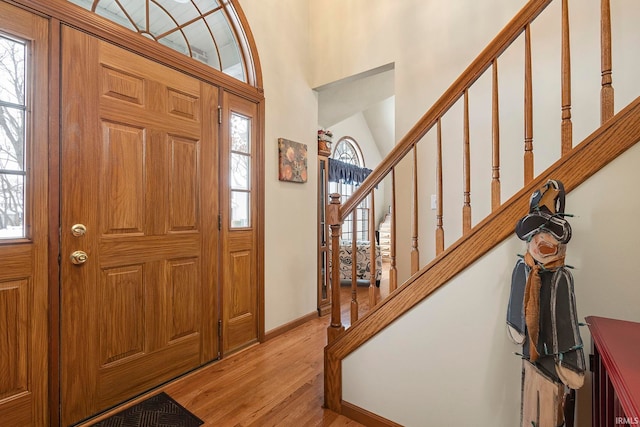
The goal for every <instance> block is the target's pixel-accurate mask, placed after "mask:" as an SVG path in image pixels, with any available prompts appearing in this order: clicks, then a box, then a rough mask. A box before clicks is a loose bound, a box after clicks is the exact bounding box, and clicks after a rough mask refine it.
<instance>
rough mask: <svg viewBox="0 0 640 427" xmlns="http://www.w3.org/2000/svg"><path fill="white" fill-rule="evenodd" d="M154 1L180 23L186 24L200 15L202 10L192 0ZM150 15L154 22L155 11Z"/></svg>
mask: <svg viewBox="0 0 640 427" xmlns="http://www.w3.org/2000/svg"><path fill="white" fill-rule="evenodd" d="M153 2H154V3H157V5H158V6H160V7H161V8H162V9H164V11H165V12H164V13H165V14H168V15H170V16H172V17H173V19H175V21H176V22H177V23H178V25H184V24H185V23H187V22H188V21H191V20H192V19H195V18H198V17H199V16H200V12H198V9H196V7H195V6H194V5H193V3H191V1H190V0H153ZM150 15H151V16H150V20H151V22H153V21H154V20H155V12H152V13H151V14H150ZM165 31H166V30H165Z"/></svg>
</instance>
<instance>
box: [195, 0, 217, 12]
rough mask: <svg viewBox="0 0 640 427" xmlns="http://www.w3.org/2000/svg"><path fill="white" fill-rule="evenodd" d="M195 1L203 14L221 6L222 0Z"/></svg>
mask: <svg viewBox="0 0 640 427" xmlns="http://www.w3.org/2000/svg"><path fill="white" fill-rule="evenodd" d="M193 3H194V4H195V5H196V7H197V8H198V9H199V10H200V13H202V14H205V13H207V12H211V11H212V10H213V9H215V8H217V7H220V2H219V1H218V0H193Z"/></svg>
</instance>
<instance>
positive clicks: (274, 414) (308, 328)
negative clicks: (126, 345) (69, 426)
mask: <svg viewBox="0 0 640 427" xmlns="http://www.w3.org/2000/svg"><path fill="white" fill-rule="evenodd" d="M368 292H369V291H368V287H367V286H358V288H357V294H358V301H359V302H360V304H359V305H360V307H359V308H360V310H359V311H360V313H361V315H363V314H364V313H365V312H366V310H368V306H369V303H368ZM351 293H352V292H351V288H350V287H349V286H342V287H341V298H342V299H341V302H342V304H341V306H342V307H341V308H342V310H341V311H342V321H343V323H344V324H345V325H349V324H350V320H349V318H350V314H349V307H350V304H351ZM387 294H388V274H387V271H386V269H384V270H383V277H382V281H381V285H380V288H376V297H377V300H378V302H379V301H380V298H381V296H386V295H387ZM329 321H330V317H329V316H324V317H320V318H317V319H314V320H311V321H309V322H306V323H305V324H303V325H301V326H298V327H297V328H295V329H292V330H290V331H288V332H286V333H284V334H282V335H279V336H277V337H275V338H273V339H271V340H269V341H267V342H265V343H263V344H259V345H254V346H253V347H251V348H248V349H246V350H244V351H242V352H240V353H237V354H235V355H232V356H229V357H227V358H225V359H222V360H220V361H217V362H214V363H212V364H211V365H209V366H207V367H205V368H202V369H200V370H198V371H195V372H193V373H191V374H189V375H186V376H184V377H182V378H180V379H178V380H176V381H173V382H171V383H169V384H167V385H165V386H164V387H160V388H158V389H156V390H154V391H153V392H151V393H149V394H148V395H152V394H156V393H158V392H159V391H161V390H162V391H164V392H166V393H167V394H168V395H169V396H171V397H172V398H173V399H175V400H176V401H177V402H178V403H180V404H181V405H182V406H184V407H185V408H187V409H188V410H189V411H191V412H192V413H193V414H195V415H196V416H197V417H199V418H200V419H202V420H203V421H204V422H205V424H204V425H205V426H215V427H227V426H229V427H232V426H233V427H269V426H285V427H289V426H291V427H307V426H310V427H313V426H318V427H319V426H323V427H341V426H349V427H360V426H363V425H362V424H360V423H358V422H356V421H353V420H351V419H349V418H347V417H344V416H342V415H339V414H337V413H335V412H333V411H330V410H327V409H324V408H323V407H322V405H323V400H324V395H323V393H324V389H323V371H324V351H323V349H324V346H325V345H326V342H327V326H328V325H329ZM144 397H146V396H141V397H140V398H139V399H136V400H134V401H131V402H129V403H128V404H127V405H125V406H130V405H132V404H134V403H136V402H137V401H139V400H142V399H143V398H144ZM125 406H122V407H119V408H117V409H115V410H113V411H111V413H106V414H103V415H102V416H101V417H98V418H94V419H92V420H90V421H89V422H88V423H86V424H84V425H90V424H92V423H95V422H97V421H99V420H101V419H104V418H106V417H107V416H108V415H111V414H113V413H115V412H118V411H120V410H122V409H123V408H124V407H125Z"/></svg>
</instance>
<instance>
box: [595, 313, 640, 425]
mask: <svg viewBox="0 0 640 427" xmlns="http://www.w3.org/2000/svg"><path fill="white" fill-rule="evenodd" d="M586 321H587V323H588V324H589V329H590V330H591V336H592V338H593V349H592V351H593V359H592V362H591V363H592V364H591V369H592V370H593V384H592V387H593V422H592V426H593V427H620V426H639V427H640V323H636V322H628V321H624V320H616V319H608V318H604V317H596V316H589V317H587V318H586Z"/></svg>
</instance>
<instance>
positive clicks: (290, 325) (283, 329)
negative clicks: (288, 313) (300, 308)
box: [262, 311, 318, 341]
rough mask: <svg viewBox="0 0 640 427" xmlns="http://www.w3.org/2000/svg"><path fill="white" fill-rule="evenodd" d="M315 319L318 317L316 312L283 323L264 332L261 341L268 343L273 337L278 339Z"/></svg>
mask: <svg viewBox="0 0 640 427" xmlns="http://www.w3.org/2000/svg"><path fill="white" fill-rule="evenodd" d="M316 317H318V312H317V311H313V312H311V313H309V314H305V315H304V316H302V317H298V318H297V319H294V320H292V321H290V322H287V323H285V324H284V325H280V326H278V327H276V328H273V329H271V330H269V331H268V332H266V333H265V334H264V340H262V341H269V340H272V339H274V338H275V337H278V336H280V335H282V334H284V333H287V332H289V331H290V330H292V329H295V328H297V327H298V326H300V325H304V324H305V323H307V322H308V321H310V320H313V319H315V318H316Z"/></svg>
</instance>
